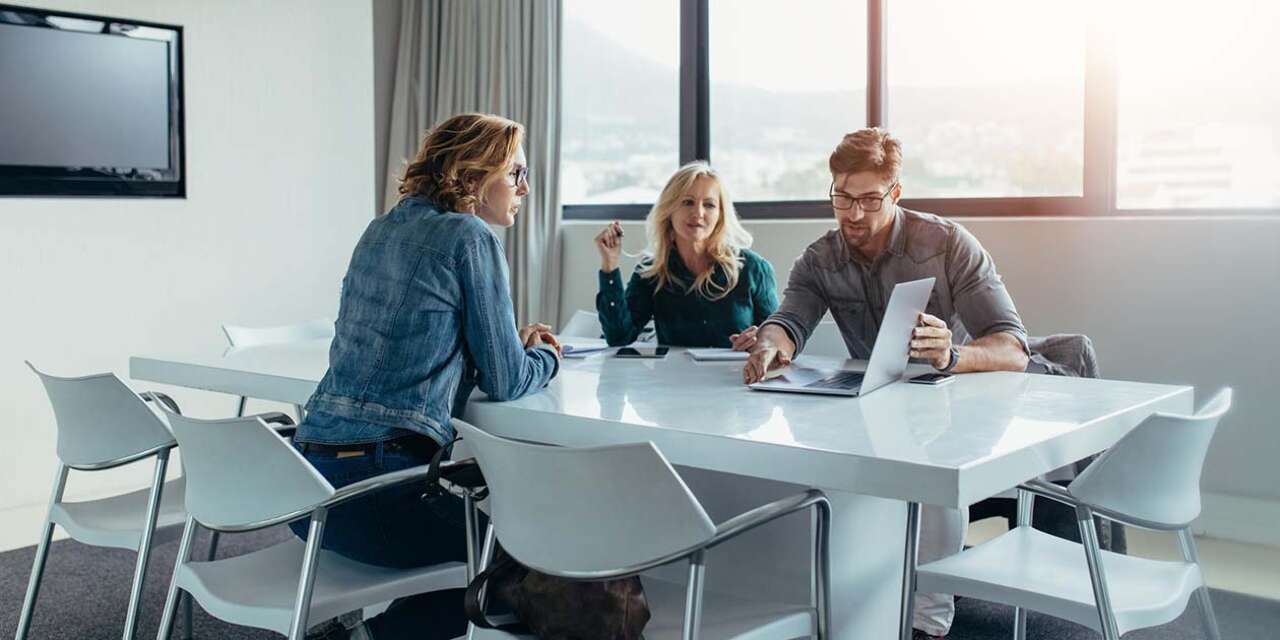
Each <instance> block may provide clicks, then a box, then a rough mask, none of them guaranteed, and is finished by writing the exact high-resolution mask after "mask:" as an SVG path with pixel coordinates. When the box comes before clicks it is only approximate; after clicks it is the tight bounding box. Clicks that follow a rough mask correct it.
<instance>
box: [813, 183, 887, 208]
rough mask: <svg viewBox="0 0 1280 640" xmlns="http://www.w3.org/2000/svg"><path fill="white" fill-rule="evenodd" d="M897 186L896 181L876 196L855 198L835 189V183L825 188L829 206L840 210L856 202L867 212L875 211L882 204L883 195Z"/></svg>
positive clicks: (851, 206) (850, 206)
mask: <svg viewBox="0 0 1280 640" xmlns="http://www.w3.org/2000/svg"><path fill="white" fill-rule="evenodd" d="M897 186H898V183H896V182H895V183H893V184H892V185H890V186H889V189H888V190H887V191H885V192H884V193H882V194H880V195H878V196H863V197H860V198H855V197H853V196H851V195H849V194H847V193H844V192H841V191H836V183H834V182H832V183H831V188H830V189H828V190H827V197H828V198H830V199H831V206H832V207H834V208H836V209H839V210H841V211H844V210H847V209H852V208H853V205H854V203H855V202H856V203H857V204H858V206H859V207H861V208H862V210H863V211H866V212H867V213H875V212H877V211H879V210H880V208H881V207H883V206H884V199H885V196H888V195H889V194H891V193H893V190H894V188H896V187H897Z"/></svg>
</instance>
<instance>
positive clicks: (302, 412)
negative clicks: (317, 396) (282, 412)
mask: <svg viewBox="0 0 1280 640" xmlns="http://www.w3.org/2000/svg"><path fill="white" fill-rule="evenodd" d="M293 410H294V411H297V412H298V424H302V421H303V420H306V419H307V410H306V409H303V408H302V405H300V404H295V405H293Z"/></svg>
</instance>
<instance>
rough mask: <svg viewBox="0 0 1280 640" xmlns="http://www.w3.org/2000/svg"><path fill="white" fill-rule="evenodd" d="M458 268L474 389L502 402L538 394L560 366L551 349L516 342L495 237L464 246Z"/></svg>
mask: <svg viewBox="0 0 1280 640" xmlns="http://www.w3.org/2000/svg"><path fill="white" fill-rule="evenodd" d="M459 266H460V271H461V278H460V281H461V284H462V286H463V287H464V288H465V292H464V306H463V321H464V323H465V324H464V328H463V332H464V334H465V337H466V341H467V350H468V351H470V352H471V355H472V357H473V358H474V359H475V367H476V374H477V377H478V379H477V381H476V382H477V383H478V384H479V386H480V390H481V391H484V392H485V394H487V395H488V396H489V398H491V399H493V400H496V401H505V400H514V399H516V398H519V397H521V396H524V395H526V394H529V393H532V392H534V391H537V390H538V389H541V388H542V387H543V386H545V385H546V384H547V382H548V381H550V380H551V379H552V378H554V377H555V375H556V373H557V372H559V370H560V361H559V359H558V358H556V354H555V352H554V351H552V350H551V349H548V348H542V347H530V348H525V347H524V345H523V344H521V343H520V336H519V333H518V332H517V331H516V324H515V313H514V312H513V311H512V308H511V294H510V291H511V289H510V285H509V284H508V278H507V261H506V257H505V256H504V255H503V252H502V246H501V244H500V243H499V242H498V238H497V236H494V235H493V234H488V235H487V236H485V237H483V238H481V239H479V240H478V241H476V242H475V243H473V244H471V245H470V246H469V247H467V249H466V251H465V253H464V257H463V259H462V260H461V264H460V265H459Z"/></svg>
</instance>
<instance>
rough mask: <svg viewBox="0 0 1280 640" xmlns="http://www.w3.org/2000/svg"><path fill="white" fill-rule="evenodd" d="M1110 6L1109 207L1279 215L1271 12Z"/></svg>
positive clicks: (1275, 14) (1278, 11) (1251, 5)
mask: <svg viewBox="0 0 1280 640" xmlns="http://www.w3.org/2000/svg"><path fill="white" fill-rule="evenodd" d="M1116 7H1117V9H1118V11H1119V14H1118V15H1117V21H1118V23H1119V24H1121V25H1123V26H1124V36H1125V37H1122V38H1119V39H1118V43H1117V44H1118V52H1117V54H1118V55H1117V59H1118V72H1119V73H1118V75H1119V136H1118V148H1117V171H1116V183H1117V184H1116V187H1117V188H1116V205H1117V206H1118V207H1120V208H1122V209H1186V208H1194V209H1205V208H1223V207H1229V208H1255V207H1262V208H1280V46H1277V42H1278V41H1277V34H1278V33H1280V32H1278V30H1280V5H1277V4H1276V3H1274V2H1261V1H1257V0H1255V1H1249V0H1220V1H1219V2H1216V3H1214V4H1213V5H1212V6H1211V7H1210V6H1209V5H1202V6H1199V8H1198V9H1194V10H1184V11H1177V12H1172V11H1171V12H1168V13H1167V15H1164V16H1162V19H1161V20H1158V21H1157V20H1150V19H1149V15H1150V11H1152V10H1158V7H1155V6H1153V5H1152V4H1151V2H1132V3H1123V2H1122V3H1116ZM1144 14H1145V15H1144Z"/></svg>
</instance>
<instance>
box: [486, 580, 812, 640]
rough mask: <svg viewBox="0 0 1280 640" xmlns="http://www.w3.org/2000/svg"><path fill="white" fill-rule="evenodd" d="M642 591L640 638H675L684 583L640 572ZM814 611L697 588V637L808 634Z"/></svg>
mask: <svg viewBox="0 0 1280 640" xmlns="http://www.w3.org/2000/svg"><path fill="white" fill-rule="evenodd" d="M643 580H644V595H645V599H646V600H648V602H649V611H650V613H651V614H652V616H653V617H651V618H650V619H649V624H647V625H645V627H644V637H645V640H668V639H671V640H678V639H679V638H680V637H681V630H682V628H683V625H684V604H685V602H684V598H685V585H683V584H675V583H671V582H667V581H665V580H658V579H656V578H650V577H648V576H645V577H644V578H643ZM815 618H816V616H815V615H814V610H813V608H811V607H809V606H807V605H787V604H779V603H774V602H764V601H757V600H747V599H744V598H738V597H734V596H728V595H724V594H722V593H717V592H715V591H706V592H704V593H703V601H702V627H701V631H700V632H699V637H701V638H706V639H708V640H710V639H712V638H714V639H716V640H721V639H729V638H737V639H741V640H749V639H755V638H760V639H764V638H769V639H771V640H777V639H778V638H807V637H810V636H812V635H814V629H815V628H816V621H815ZM471 637H472V638H473V639H474V640H504V639H506V640H509V639H511V638H520V639H521V640H535V639H534V637H533V636H532V635H520V636H517V635H514V634H510V633H505V632H502V631H494V630H490V629H476V630H475V633H474V634H472V636H471Z"/></svg>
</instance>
